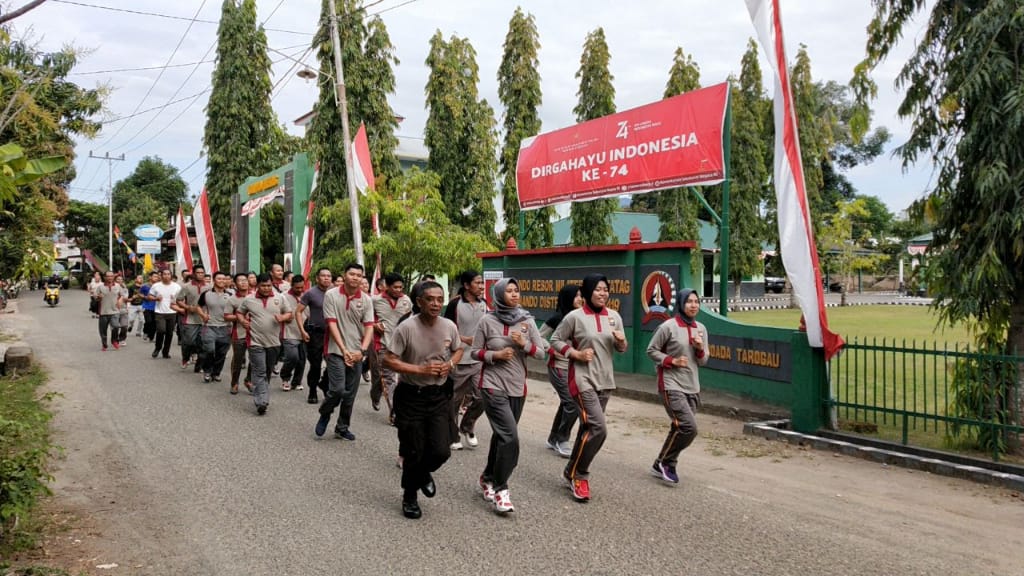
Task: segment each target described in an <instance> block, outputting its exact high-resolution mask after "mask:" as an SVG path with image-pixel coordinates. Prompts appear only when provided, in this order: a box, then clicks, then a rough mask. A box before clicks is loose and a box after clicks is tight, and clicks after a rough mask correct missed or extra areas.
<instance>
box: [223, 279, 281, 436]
mask: <svg viewBox="0 0 1024 576" xmlns="http://www.w3.org/2000/svg"><path fill="white" fill-rule="evenodd" d="M256 281H257V285H256V294H254V295H252V296H247V297H246V298H245V300H243V301H242V305H241V306H240V307H239V308H238V310H237V312H236V314H237V317H238V319H240V320H241V322H242V325H244V326H245V327H246V328H247V329H248V330H249V364H250V365H251V366H252V383H253V388H254V390H253V402H254V403H255V404H256V413H257V414H259V415H260V416H263V415H264V414H266V413H267V407H268V406H270V370H271V369H272V368H273V367H274V363H275V362H276V361H277V349H278V348H279V347H280V346H281V325H282V324H284V323H286V322H288V321H290V320H291V319H292V309H291V307H290V305H289V304H288V301H287V300H286V299H285V298H284V296H282V295H281V294H277V293H276V292H275V291H274V285H273V284H272V283H271V280H270V275H269V274H260V275H259V276H257V277H256Z"/></svg>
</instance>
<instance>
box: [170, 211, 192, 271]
mask: <svg viewBox="0 0 1024 576" xmlns="http://www.w3.org/2000/svg"><path fill="white" fill-rule="evenodd" d="M174 247H175V258H174V261H175V262H176V263H177V264H178V271H179V272H180V271H181V270H192V244H191V241H190V240H189V238H188V227H187V226H185V215H184V214H182V212H181V206H178V227H177V229H176V230H175V232H174Z"/></svg>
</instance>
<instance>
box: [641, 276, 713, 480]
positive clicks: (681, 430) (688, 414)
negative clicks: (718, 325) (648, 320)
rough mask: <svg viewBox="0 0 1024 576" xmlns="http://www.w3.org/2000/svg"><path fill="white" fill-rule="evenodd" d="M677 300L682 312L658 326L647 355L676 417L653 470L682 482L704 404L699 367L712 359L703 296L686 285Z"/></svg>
mask: <svg viewBox="0 0 1024 576" xmlns="http://www.w3.org/2000/svg"><path fill="white" fill-rule="evenodd" d="M676 302H678V304H677V306H678V314H677V315H676V317H675V318H670V319H668V320H666V321H665V322H663V323H662V324H661V326H658V329H657V330H656V331H655V332H654V336H653V337H652V338H651V343H650V344H649V345H648V346H647V356H649V357H650V359H651V360H653V361H654V365H655V366H656V367H657V368H658V394H659V395H660V396H661V401H662V403H663V404H664V405H665V411H666V412H668V417H669V418H671V419H672V427H671V428H670V429H669V432H668V438H666V439H665V444H664V445H663V446H662V447H661V452H660V453H659V454H658V459H657V460H655V461H654V465H653V466H651V473H652V474H654V475H655V476H657V477H659V478H661V479H662V480H664V481H665V482H669V483H672V484H678V483H679V475H678V474H676V462H677V461H678V459H679V454H680V453H681V452H682V451H683V450H685V449H686V447H687V446H689V445H690V443H692V442H693V439H694V438H696V437H697V420H696V419H695V418H694V416H693V415H694V413H695V412H696V411H697V409H698V408H699V407H700V379H699V378H698V377H697V367H698V366H703V365H705V364H707V362H708V356H707V353H706V352H705V350H706V349H707V345H708V329H707V328H705V327H704V325H703V324H701V323H700V322H697V313H698V312H699V311H700V298H699V297H698V296H697V293H696V292H695V291H694V290H692V289H690V288H684V289H682V290H680V291H679V296H678V299H677V300H676Z"/></svg>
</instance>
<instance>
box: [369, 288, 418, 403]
mask: <svg viewBox="0 0 1024 576" xmlns="http://www.w3.org/2000/svg"><path fill="white" fill-rule="evenodd" d="M404 288H405V279H404V278H402V275H401V274H396V273H394V272H392V273H390V274H387V275H385V276H384V290H383V291H382V292H381V293H380V294H379V295H377V296H374V297H373V315H374V319H375V320H376V323H375V324H374V325H373V331H374V352H373V353H372V357H371V361H370V371H371V372H372V374H373V377H372V381H373V383H372V384H371V385H370V403H371V404H372V406H373V409H374V410H380V400H381V397H382V396H386V397H387V401H388V407H391V408H392V409H391V410H390V413H389V414H388V418H389V419H391V420H393V419H394V409H393V406H394V403H393V400H394V394H395V386H396V385H397V384H398V375H397V374H395V373H394V372H393V371H392V370H390V369H388V368H387V367H385V366H384V365H383V362H382V361H383V359H384V350H387V347H388V342H390V341H391V335H392V334H393V333H394V332H395V328H397V327H398V321H399V320H400V319H401V318H402V316H405V315H406V314H408V313H409V312H410V311H411V310H412V300H410V299H409V297H408V296H406V295H405V294H404V293H403V290H404Z"/></svg>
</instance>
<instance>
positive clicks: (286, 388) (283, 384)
mask: <svg viewBox="0 0 1024 576" xmlns="http://www.w3.org/2000/svg"><path fill="white" fill-rule="evenodd" d="M291 389H292V384H291V382H289V381H287V380H284V381H282V382H281V390H284V391H285V392H290V391H291Z"/></svg>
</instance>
